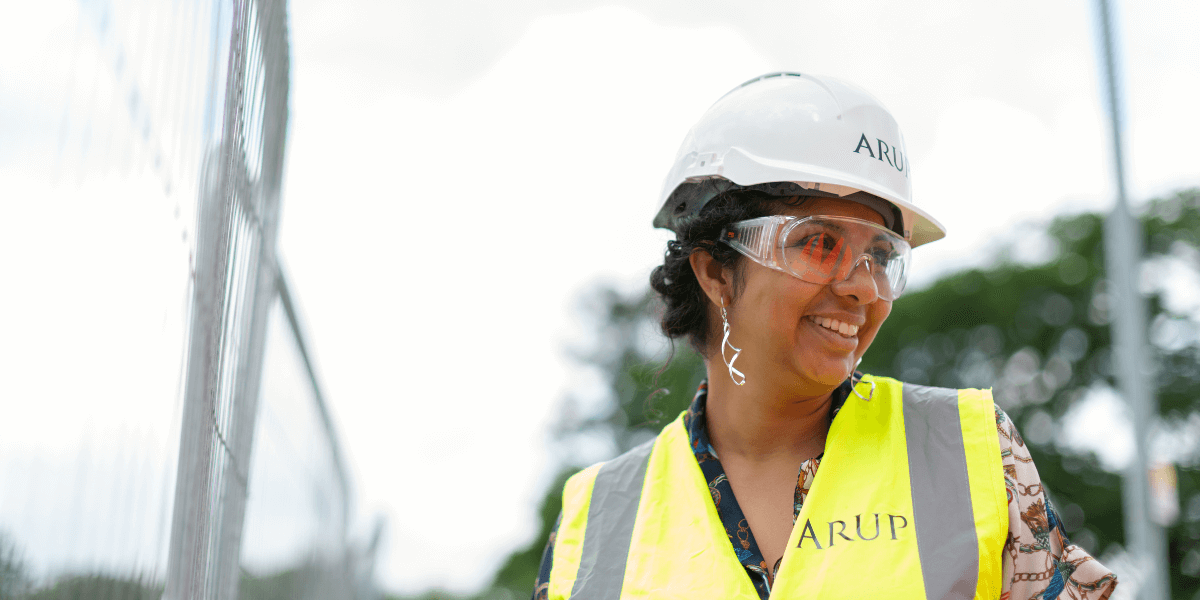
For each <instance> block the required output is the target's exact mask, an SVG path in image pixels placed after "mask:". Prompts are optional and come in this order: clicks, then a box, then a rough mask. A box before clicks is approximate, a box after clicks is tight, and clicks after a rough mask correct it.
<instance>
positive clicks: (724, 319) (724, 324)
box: [721, 296, 746, 385]
mask: <svg viewBox="0 0 1200 600" xmlns="http://www.w3.org/2000/svg"><path fill="white" fill-rule="evenodd" d="M721 330H722V331H723V332H724V334H725V336H724V337H723V338H722V339H721V360H723V361H725V366H726V367H729V379H731V380H733V384H734V385H745V383H746V376H745V375H743V374H742V372H741V371H739V370H737V369H735V368H733V363H734V362H736V361H737V359H738V356H739V355H740V354H741V353H742V349H741V348H738V347H737V346H734V345H733V344H730V343H729V315H727V314H726V313H725V297H724V296H722V297H721ZM726 346H729V348H730V349H732V350H733V358H725V347H726ZM738 377H741V378H742V380H741V381H738V379H737V378H738Z"/></svg>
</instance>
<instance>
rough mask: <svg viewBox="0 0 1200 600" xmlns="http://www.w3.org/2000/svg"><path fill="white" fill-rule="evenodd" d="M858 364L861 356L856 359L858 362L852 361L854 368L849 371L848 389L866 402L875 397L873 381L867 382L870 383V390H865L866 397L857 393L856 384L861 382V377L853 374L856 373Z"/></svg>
mask: <svg viewBox="0 0 1200 600" xmlns="http://www.w3.org/2000/svg"><path fill="white" fill-rule="evenodd" d="M860 364H862V359H861V358H860V359H858V362H856V363H854V370H852V371H850V391H852V392H854V395H855V396H858V397H859V398H860V399H862V400H864V401H866V402H870V401H871V398H874V397H875V382H874V381H868V382H867V383H869V384H871V391H869V392H867V395H866V397H864V396H863V395H862V394H860V393H858V384H860V383H862V377H855V375H857V374H858V365H860Z"/></svg>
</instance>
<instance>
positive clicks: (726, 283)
mask: <svg viewBox="0 0 1200 600" xmlns="http://www.w3.org/2000/svg"><path fill="white" fill-rule="evenodd" d="M688 262H690V263H691V264H692V272H693V273H695V274H696V281H697V282H699V283H700V289H702V290H704V295H705V296H708V300H709V301H710V302H712V303H713V305H715V306H721V305H722V303H723V302H729V301H731V300H725V299H726V298H731V294H730V293H729V292H730V288H731V282H730V277H729V275H730V273H729V272H728V271H727V270H726V269H725V267H723V266H721V263H719V262H717V259H715V258H713V256H712V254H709V253H708V251H707V250H704V249H696V250H695V251H694V252H692V254H691V256H689V257H688Z"/></svg>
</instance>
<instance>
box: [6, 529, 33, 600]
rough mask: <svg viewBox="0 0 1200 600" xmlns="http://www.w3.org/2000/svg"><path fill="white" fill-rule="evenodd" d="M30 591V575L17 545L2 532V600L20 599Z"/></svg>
mask: <svg viewBox="0 0 1200 600" xmlns="http://www.w3.org/2000/svg"><path fill="white" fill-rule="evenodd" d="M28 589H29V575H28V573H26V570H25V561H24V560H23V558H22V557H21V552H20V550H19V549H18V548H17V545H16V544H15V543H14V542H12V541H11V540H9V538H8V536H6V535H5V533H4V532H3V531H0V600H10V599H11V598H19V597H21V595H22V594H24V593H25V592H26V591H27V590H28Z"/></svg>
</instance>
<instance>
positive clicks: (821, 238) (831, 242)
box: [793, 233, 838, 251]
mask: <svg viewBox="0 0 1200 600" xmlns="http://www.w3.org/2000/svg"><path fill="white" fill-rule="evenodd" d="M793 246H796V247H800V248H805V249H808V250H809V251H812V250H825V251H829V250H833V249H834V248H836V247H838V237H837V236H834V235H829V234H827V233H814V234H812V235H806V236H804V237H802V238H800V240H799V241H798V242H796V243H795V244H793Z"/></svg>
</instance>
